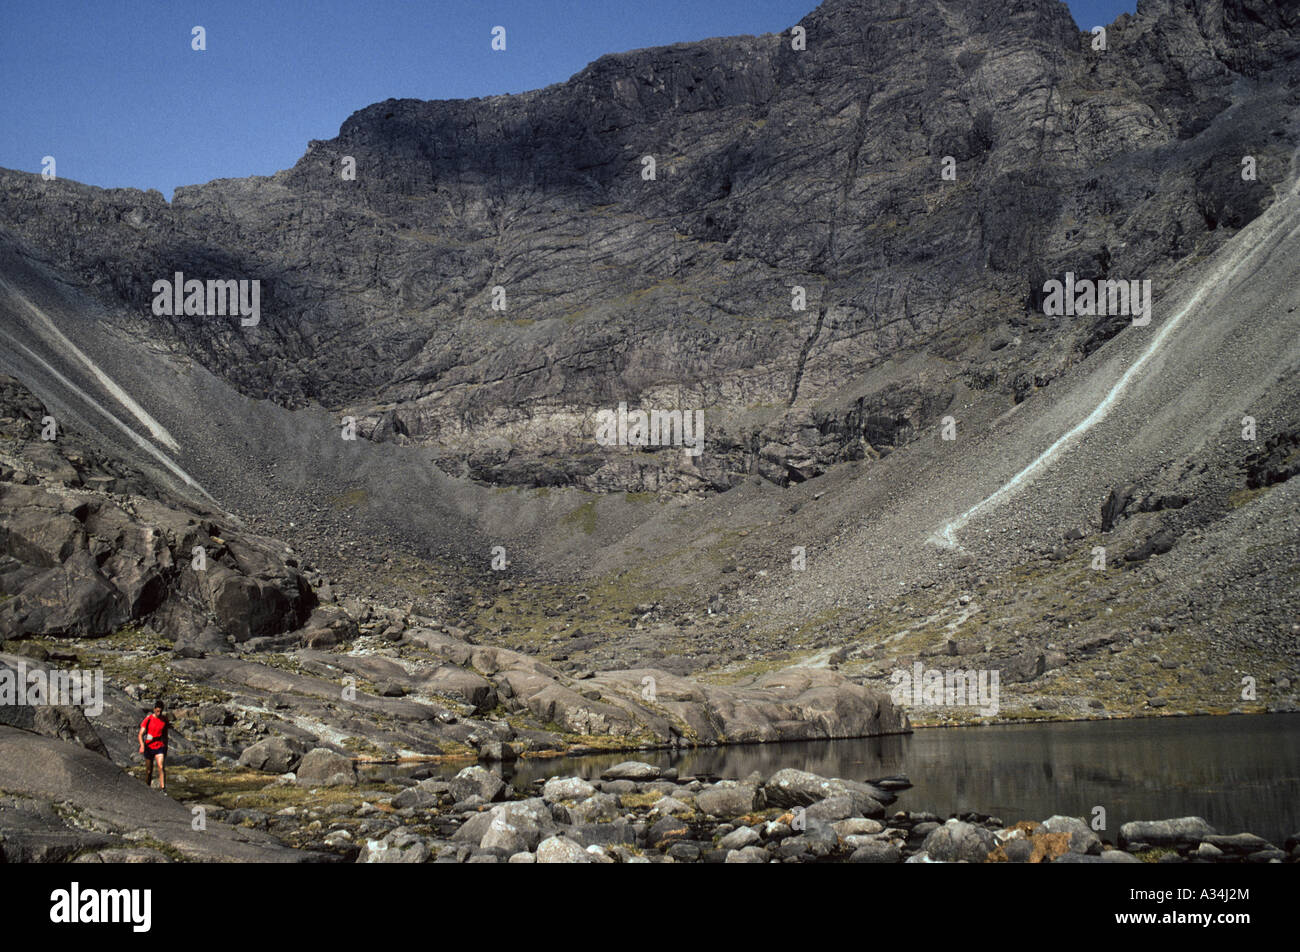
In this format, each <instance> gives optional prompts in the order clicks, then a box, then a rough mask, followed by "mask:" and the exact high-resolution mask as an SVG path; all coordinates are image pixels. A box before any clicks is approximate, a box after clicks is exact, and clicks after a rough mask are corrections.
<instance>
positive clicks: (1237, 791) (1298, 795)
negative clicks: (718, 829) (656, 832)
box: [452, 714, 1300, 846]
mask: <svg viewBox="0 0 1300 952" xmlns="http://www.w3.org/2000/svg"><path fill="white" fill-rule="evenodd" d="M629 759H633V760H643V761H646V762H647V763H653V764H656V765H658V766H661V767H668V766H673V767H676V768H677V770H678V772H679V773H681V774H683V775H685V774H695V775H701V776H709V777H718V778H741V777H745V776H747V775H748V774H750V773H751V772H753V771H758V772H759V773H760V774H762V775H763V776H764V777H767V776H769V775H770V774H772V773H774V772H775V771H777V770H779V769H780V768H782V767H797V768H799V769H801V770H808V771H811V772H813V773H816V774H821V775H823V776H828V777H845V778H850V779H854V780H867V779H871V778H874V777H884V776H889V775H892V774H907V776H908V777H909V778H910V779H911V781H912V783H913V785H914V786H913V787H912V788H911V789H910V790H904V791H901V792H900V793H899V798H898V801H897V802H896V803H895V804H893V805H892V806H891V807H890V809H891V810H899V809H903V810H914V811H916V810H926V811H930V812H933V813H937V814H938V815H939V816H940V818H941V819H942V818H944V817H946V816H948V815H949V814H950V813H963V812H967V811H977V812H980V813H989V814H992V815H994V816H997V817H1000V818H1001V819H1003V820H1005V821H1007V822H1008V823H1012V822H1015V821H1016V820H1022V819H1034V820H1043V819H1046V818H1047V817H1049V816H1051V815H1052V814H1054V813H1063V814H1067V815H1072V816H1082V817H1091V816H1092V815H1093V807H1096V806H1101V807H1104V808H1105V809H1106V830H1105V832H1103V833H1102V837H1103V839H1107V840H1110V841H1112V842H1114V841H1115V839H1116V838H1117V836H1118V833H1119V827H1120V824H1122V823H1126V822H1128V821H1129V820H1153V819H1165V818H1168V817H1177V816H1201V817H1204V818H1205V819H1206V820H1208V821H1209V822H1210V824H1211V825H1212V826H1214V827H1215V828H1216V829H1218V830H1219V832H1221V833H1240V832H1250V833H1256V834H1258V835H1260V836H1262V837H1264V838H1265V839H1267V840H1270V841H1272V842H1273V843H1275V844H1276V845H1278V846H1281V845H1282V844H1283V842H1284V841H1285V839H1286V838H1287V836H1288V835H1290V834H1292V833H1297V832H1300V715H1294V714H1291V715H1288V714H1261V715H1251V716H1236V717H1162V718H1142V719H1136V720H1122V721H1118V720H1117V721H1089V722H1078V723H1069V724H1013V725H1005V726H989V727H969V728H961V729H940V728H932V729H922V730H918V731H916V732H915V733H914V734H910V735H901V736H896V737H872V738H865V739H862V740H836V741H805V742H799V743H787V744H752V745H744V746H737V747H724V748H711V749H704V750H693V751H679V752H673V751H642V752H637V753H633V754H624V755H596V756H589V757H573V758H561V759H553V760H532V759H529V760H523V761H520V762H519V763H518V764H516V765H514V768H513V772H512V774H511V776H512V780H513V782H514V783H515V785H516V786H519V787H526V786H527V784H528V783H529V782H530V781H532V780H534V779H536V778H541V777H549V776H581V777H588V778H593V777H599V776H600V773H601V771H602V770H604V769H606V768H607V767H609V766H611V765H613V764H615V763H617V762H619V761H621V760H629ZM507 770H508V772H510V771H509V769H507ZM452 772H454V771H452Z"/></svg>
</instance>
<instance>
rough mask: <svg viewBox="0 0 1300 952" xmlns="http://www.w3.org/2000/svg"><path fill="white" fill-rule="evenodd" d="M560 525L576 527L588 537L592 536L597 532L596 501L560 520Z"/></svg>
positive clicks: (585, 503) (581, 506)
mask: <svg viewBox="0 0 1300 952" xmlns="http://www.w3.org/2000/svg"><path fill="white" fill-rule="evenodd" d="M560 524H561V525H565V526H576V527H578V528H579V529H581V530H582V531H583V532H585V533H586V534H587V535H591V534H592V533H593V532H595V531H596V500H594V499H592V500H589V501H587V502H584V503H583V504H582V505H580V506H578V507H577V508H575V509H573V510H572V511H571V512H569V514H568V515H566V516H565V517H564V518H563V519H561V520H560Z"/></svg>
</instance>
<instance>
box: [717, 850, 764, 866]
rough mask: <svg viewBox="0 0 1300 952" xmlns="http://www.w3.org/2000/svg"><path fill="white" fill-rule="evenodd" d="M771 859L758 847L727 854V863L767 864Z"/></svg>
mask: <svg viewBox="0 0 1300 952" xmlns="http://www.w3.org/2000/svg"><path fill="white" fill-rule="evenodd" d="M770 859H771V857H769V856H768V855H767V851H766V850H764V849H761V848H759V847H757V846H746V847H745V848H744V849H739V850H732V851H731V852H730V853H728V854H727V858H726V860H724V862H727V863H766V862H768V861H769V860H770Z"/></svg>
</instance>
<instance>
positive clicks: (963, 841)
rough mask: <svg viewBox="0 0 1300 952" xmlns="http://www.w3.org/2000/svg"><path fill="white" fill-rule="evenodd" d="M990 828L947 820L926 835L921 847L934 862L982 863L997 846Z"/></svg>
mask: <svg viewBox="0 0 1300 952" xmlns="http://www.w3.org/2000/svg"><path fill="white" fill-rule="evenodd" d="M997 845H998V841H997V838H996V837H995V836H994V835H993V831H992V830H986V829H984V827H982V826H976V825H975V824H973V823H964V822H962V821H961V820H949V821H948V822H947V823H945V824H944V825H943V826H941V827H939V828H938V829H935V830H932V831H931V832H930V833H929V835H927V836H926V838H925V842H924V843H923V844H922V849H923V850H924V851H925V852H926V854H928V855H929V856H930V858H931V859H932V860H934V861H936V862H942V863H957V862H961V861H963V860H965V861H966V862H968V863H983V862H985V861H986V860H987V859H988V855H989V853H991V852H993V850H994V849H996V848H997Z"/></svg>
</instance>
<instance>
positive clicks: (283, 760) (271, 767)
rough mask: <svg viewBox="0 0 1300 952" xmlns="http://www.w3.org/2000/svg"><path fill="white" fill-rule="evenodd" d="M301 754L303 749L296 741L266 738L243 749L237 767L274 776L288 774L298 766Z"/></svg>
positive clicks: (283, 738)
mask: <svg viewBox="0 0 1300 952" xmlns="http://www.w3.org/2000/svg"><path fill="white" fill-rule="evenodd" d="M303 753H304V747H303V745H302V744H301V743H300V742H298V741H297V740H294V739H292V738H287V737H268V738H267V739H266V740H260V741H258V742H257V743H256V744H252V745H250V746H248V747H245V748H244V751H243V753H241V754H240V755H239V766H241V767H251V768H252V769H253V770H263V771H266V772H267V773H274V774H284V773H289V772H290V771H291V770H293V769H294V768H295V767H297V766H298V764H299V762H300V761H301V760H302V755H303Z"/></svg>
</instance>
